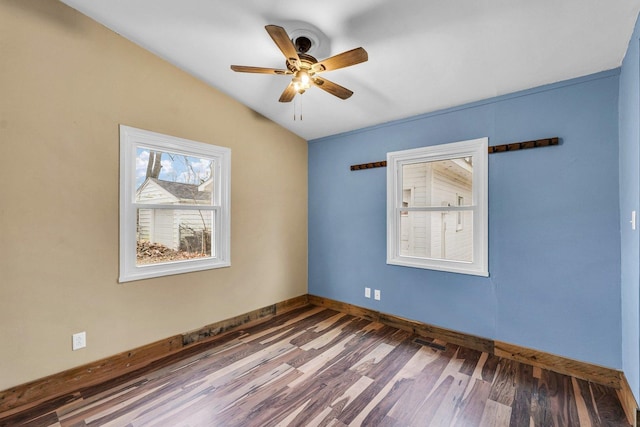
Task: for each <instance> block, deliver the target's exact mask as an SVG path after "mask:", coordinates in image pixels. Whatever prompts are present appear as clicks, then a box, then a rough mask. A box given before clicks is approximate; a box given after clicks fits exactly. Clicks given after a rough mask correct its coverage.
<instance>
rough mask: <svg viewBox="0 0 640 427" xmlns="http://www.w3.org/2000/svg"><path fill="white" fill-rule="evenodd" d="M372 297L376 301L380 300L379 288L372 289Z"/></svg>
mask: <svg viewBox="0 0 640 427" xmlns="http://www.w3.org/2000/svg"><path fill="white" fill-rule="evenodd" d="M373 299H374V300H376V301H380V289H376V290H375V291H373Z"/></svg>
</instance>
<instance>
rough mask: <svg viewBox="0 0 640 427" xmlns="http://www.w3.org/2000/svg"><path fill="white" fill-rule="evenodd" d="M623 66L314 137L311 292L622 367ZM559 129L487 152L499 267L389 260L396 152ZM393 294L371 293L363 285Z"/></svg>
mask: <svg viewBox="0 0 640 427" xmlns="http://www.w3.org/2000/svg"><path fill="white" fill-rule="evenodd" d="M618 83H619V70H612V71H609V72H604V73H600V74H597V75H593V76H588V77H584V78H581V79H576V80H572V81H568V82H562V83H558V84H554V85H550V86H545V87H542V88H538V89H534V90H530V91H526V92H521V93H516V94H513V95H508V96H503V97H500V98H496V99H491V100H488V101H484V102H479V103H474V104H471V105H466V106H462V107H458V108H454V109H450V110H446V111H442V112H438V113H434V114H427V115H423V116H418V117H414V118H411V119H408V120H402V121H398V122H393V123H389V124H385V125H381V126H376V127H372V128H367V129H363V130H360V131H356V132H352V133H348V134H342V135H337V136H333V137H328V138H323V139H318V140H313V141H310V142H309V293H310V294H314V295H319V296H323V297H326V298H331V299H335V300H339V301H343V302H347V303H350V304H355V305H359V306H364V307H368V308H371V309H374V310H379V311H382V312H386V313H391V314H395V315H398V316H402V317H406V318H410V319H415V320H418V321H422V322H426V323H429V324H433V325H437V326H441V327H445V328H450V329H454V330H458V331H462V332H466V333H470V334H474V335H479V336H483V337H487V338H493V339H496V340H501V341H506V342H509V343H513V344H518V345H522V346H526V347H530V348H535V349H538V350H542V351H547V352H550V353H554V354H558V355H563V356H566V357H570V358H573V359H577V360H583V361H587V362H591V363H596V364H600V365H604V366H608V367H612V368H616V369H620V368H621V367H622V356H621V351H620V349H621V330H622V329H621V317H620V292H621V289H620V248H621V246H620V229H619V215H620V214H619V208H618V206H619V185H618V178H619V177H618V89H619V87H618ZM483 136H488V137H489V144H490V145H496V144H504V143H509V142H517V141H526V140H531V139H539V138H546V137H552V136H558V137H560V138H561V141H562V143H561V145H560V146H557V147H548V148H540V149H534V150H523V151H517V152H511V153H500V154H492V155H490V156H489V200H490V202H489V270H490V277H489V278H483V277H476V276H466V275H461V274H454V273H444V272H437V271H429V270H422V269H415V268H408V267H398V266H390V265H387V264H386V262H385V260H386V252H385V251H386V216H385V215H386V213H385V209H386V207H385V203H386V194H385V193H386V187H385V185H386V175H385V174H386V169H385V168H378V169H369V170H364V171H357V172H351V171H350V170H349V166H350V165H351V164H358V163H366V162H371V161H377V160H384V159H385V157H386V153H387V152H388V151H395V150H402V149H406V148H414V147H421V146H425V145H434V144H442V143H447V142H454V141H461V140H467V139H472V138H478V137H483ZM365 286H369V287H372V288H374V289H380V290H381V291H382V300H381V301H374V300H373V299H366V298H364V287H365Z"/></svg>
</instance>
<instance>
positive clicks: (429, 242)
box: [400, 211, 473, 262]
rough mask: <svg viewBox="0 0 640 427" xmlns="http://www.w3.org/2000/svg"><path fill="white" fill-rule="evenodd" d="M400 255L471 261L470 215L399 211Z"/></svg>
mask: <svg viewBox="0 0 640 427" xmlns="http://www.w3.org/2000/svg"><path fill="white" fill-rule="evenodd" d="M400 256H406V257H420V258H431V259H442V260H449V261H464V262H473V212H472V211H437V212H420V211H409V212H402V213H401V215H400Z"/></svg>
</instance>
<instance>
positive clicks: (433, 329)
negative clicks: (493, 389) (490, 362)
mask: <svg viewBox="0 0 640 427" xmlns="http://www.w3.org/2000/svg"><path fill="white" fill-rule="evenodd" d="M309 304H313V305H317V306H320V307H326V308H330V309H332V310H336V311H339V312H341V313H347V314H351V315H353V316H359V317H363V318H365V319H368V320H372V321H375V322H380V323H384V324H385V325H389V326H393V327H395V328H398V329H402V330H403V331H409V332H413V333H415V334H416V335H420V336H423V337H429V338H436V339H441V340H443V341H446V342H449V343H451V344H457V345H462V346H465V347H467V348H471V349H474V350H478V351H484V352H487V353H489V354H493V341H492V340H490V339H487V338H482V337H478V336H474V335H469V334H464V333H460V332H457V331H453V330H451V329H445V328H440V327H438V326H432V325H428V324H426V323H422V322H417V321H415V320H410V319H404V318H402V317H399V316H394V315H392V314H386V313H381V312H379V311H375V310H371V309H368V308H364V307H358V306H356V305H352V304H347V303H345V302H340V301H335V300H331V299H328V298H323V297H318V296H315V295H309Z"/></svg>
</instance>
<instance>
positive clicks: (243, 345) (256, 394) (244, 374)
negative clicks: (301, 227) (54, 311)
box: [0, 306, 629, 427]
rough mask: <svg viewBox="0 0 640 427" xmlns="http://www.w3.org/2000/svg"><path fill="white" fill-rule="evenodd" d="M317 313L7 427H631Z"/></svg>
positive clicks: (582, 391) (523, 377) (235, 337)
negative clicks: (21, 426)
mask: <svg viewBox="0 0 640 427" xmlns="http://www.w3.org/2000/svg"><path fill="white" fill-rule="evenodd" d="M416 338H417V337H416V336H413V335H411V334H409V333H407V332H404V331H401V330H398V329H396V328H392V327H389V326H385V325H383V324H380V323H375V322H371V321H368V320H364V319H361V318H358V317H353V316H350V315H346V314H342V313H338V312H336V311H333V310H329V309H325V308H320V307H314V306H308V307H304V308H301V309H297V310H294V311H291V312H289V313H285V314H282V315H280V316H276V317H275V318H274V319H272V320H270V321H268V322H267V323H264V324H261V325H257V326H253V327H249V328H245V329H244V330H242V331H236V332H232V333H229V334H226V335H224V336H222V337H219V338H218V339H216V340H214V341H212V342H208V343H205V344H201V345H198V346H195V347H194V348H193V349H192V350H190V351H189V353H188V354H186V355H185V354H183V355H181V356H180V357H179V358H178V357H173V358H168V359H166V360H163V361H160V362H158V363H156V364H154V366H153V367H152V369H151V368H149V369H145V370H143V371H138V372H135V373H132V374H129V375H127V376H124V377H121V378H117V379H115V380H113V381H110V382H108V383H105V384H101V385H99V386H95V387H90V388H87V389H83V390H78V391H77V392H76V393H73V394H72V395H69V396H63V397H62V398H59V399H56V400H55V401H53V402H49V403H48V404H43V405H40V406H39V407H36V408H33V409H32V410H29V411H27V412H23V413H19V414H16V415H13V416H11V417H9V418H4V419H3V418H2V414H0V426H20V425H24V426H132V427H138V426H181V427H187V426H191V427H194V426H224V427H227V426H229V427H232V426H243V427H245V426H260V427H263V426H305V427H309V426H334V427H337V426H360V425H361V426H420V427H423V426H438V427H441V426H464V427H466V426H545V427H547V426H593V427H596V426H629V424H628V423H627V421H626V418H625V416H624V412H623V409H622V406H621V404H620V402H619V400H618V397H617V394H616V392H615V390H613V389H611V388H607V387H604V386H601V385H598V384H593V383H589V382H586V381H582V380H579V379H576V378H572V377H569V376H565V375H560V374H556V373H553V372H550V371H547V370H544V369H538V368H533V367H531V366H528V365H524V364H521V363H517V362H513V361H510V360H507V359H503V358H500V357H496V356H493V355H489V354H487V353H481V352H478V351H475V350H470V349H467V348H464V347H459V346H456V345H452V344H448V343H444V342H439V341H431V340H429V339H424V338H423V339H422V340H423V341H424V342H426V343H427V344H428V343H434V344H438V345H441V346H444V347H445V349H444V350H441V349H434V348H432V347H429V346H427V345H424V343H423V344H419V343H416V342H415V341H414V340H415V339H416Z"/></svg>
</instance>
